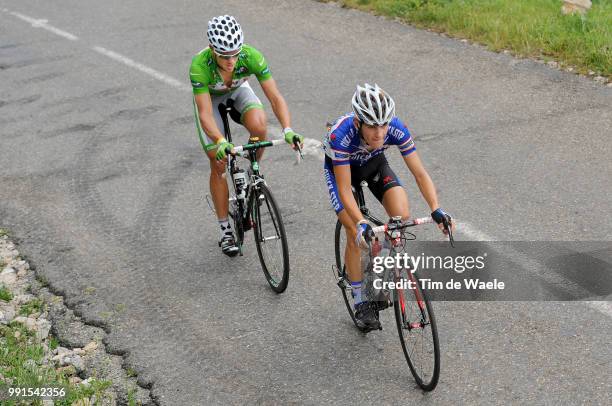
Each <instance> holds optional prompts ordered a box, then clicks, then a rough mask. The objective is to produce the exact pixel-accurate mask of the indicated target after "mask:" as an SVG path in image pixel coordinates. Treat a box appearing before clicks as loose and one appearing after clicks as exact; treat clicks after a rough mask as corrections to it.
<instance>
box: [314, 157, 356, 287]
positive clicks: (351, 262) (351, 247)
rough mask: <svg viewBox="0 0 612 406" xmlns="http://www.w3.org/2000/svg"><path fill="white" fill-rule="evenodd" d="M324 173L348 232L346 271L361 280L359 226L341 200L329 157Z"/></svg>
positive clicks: (335, 205) (343, 224)
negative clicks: (358, 242)
mask: <svg viewBox="0 0 612 406" xmlns="http://www.w3.org/2000/svg"><path fill="white" fill-rule="evenodd" d="M323 173H324V174H325V181H326V183H327V190H328V192H329V201H330V203H331V205H332V207H333V208H334V211H335V212H336V215H337V216H338V220H340V222H341V223H342V226H343V227H344V231H345V233H346V247H345V249H344V264H345V265H346V272H347V273H348V276H349V279H350V280H351V281H361V280H362V278H363V277H362V274H361V257H360V255H359V254H360V253H359V247H358V246H357V244H356V242H355V239H356V237H357V227H356V225H355V224H354V223H353V220H352V219H351V217H350V216H349V214H348V213H347V212H346V210H344V206H343V205H342V202H341V201H340V195H339V194H338V187H337V185H336V177H335V175H334V170H333V167H332V163H331V160H330V159H329V158H326V159H325V163H324V165H323Z"/></svg>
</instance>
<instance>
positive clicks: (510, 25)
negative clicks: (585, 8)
mask: <svg viewBox="0 0 612 406" xmlns="http://www.w3.org/2000/svg"><path fill="white" fill-rule="evenodd" d="M340 2H341V3H342V4H343V5H344V6H347V7H354V8H359V9H362V10H367V11H372V12H375V13H377V14H381V15H386V16H391V17H398V18H400V19H401V20H403V21H406V22H409V23H411V24H414V25H416V26H418V27H422V28H429V29H433V30H436V31H440V32H446V33H448V34H450V35H453V36H456V37H460V38H468V39H470V40H473V41H476V42H479V43H482V44H485V45H487V46H488V48H489V49H491V50H494V51H501V50H506V49H508V50H510V51H512V52H513V53H514V54H515V55H517V56H522V57H523V56H524V57H539V58H543V59H555V60H557V61H559V62H560V63H561V65H562V66H575V67H576V70H577V71H578V72H581V73H587V72H588V71H589V70H592V71H594V72H596V73H598V74H600V75H602V76H606V77H608V78H612V1H609V0H593V6H592V8H591V9H590V10H589V12H588V13H587V14H586V15H585V16H580V15H567V16H565V15H562V14H561V5H562V1H561V0H341V1H340Z"/></svg>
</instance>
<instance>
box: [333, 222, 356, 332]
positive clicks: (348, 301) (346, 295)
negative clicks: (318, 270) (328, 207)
mask: <svg viewBox="0 0 612 406" xmlns="http://www.w3.org/2000/svg"><path fill="white" fill-rule="evenodd" d="M343 235H346V233H345V232H344V230H343V228H342V223H341V222H340V220H338V221H336V230H335V232H334V253H335V255H336V266H337V269H338V277H339V278H342V279H344V282H345V286H342V285H340V284H338V287H339V288H340V290H341V291H342V298H343V299H344V304H345V305H346V310H347V311H348V313H349V316H351V320H353V323H354V324H355V327H357V328H359V326H358V325H357V320H356V319H355V311H354V300H353V294H352V290H351V287H350V283H351V282H350V280H349V279H348V275H347V274H346V270H345V269H344V264H343V263H342V256H343V255H344V248H345V247H344V246H343V244H342V236H343Z"/></svg>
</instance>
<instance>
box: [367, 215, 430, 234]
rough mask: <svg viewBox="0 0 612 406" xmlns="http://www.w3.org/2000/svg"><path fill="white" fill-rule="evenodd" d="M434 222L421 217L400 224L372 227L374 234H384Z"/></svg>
mask: <svg viewBox="0 0 612 406" xmlns="http://www.w3.org/2000/svg"><path fill="white" fill-rule="evenodd" d="M433 222H434V220H433V219H432V218H431V217H421V218H416V219H411V220H408V221H404V222H402V223H399V224H395V223H387V224H383V225H382V226H378V227H372V231H373V232H374V234H384V233H386V232H387V231H394V230H402V229H404V228H407V227H414V226H418V225H421V224H431V223H433Z"/></svg>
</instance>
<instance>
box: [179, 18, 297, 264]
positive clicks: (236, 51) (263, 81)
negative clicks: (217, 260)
mask: <svg viewBox="0 0 612 406" xmlns="http://www.w3.org/2000/svg"><path fill="white" fill-rule="evenodd" d="M207 37H208V42H209V46H208V48H205V49H203V50H202V51H200V52H199V53H198V54H197V55H196V56H195V57H194V58H193V60H192V62H191V68H190V71H189V76H190V79H191V85H192V87H193V103H194V111H195V118H196V126H197V129H198V135H199V137H200V143H201V144H202V147H203V148H204V151H205V152H206V154H207V155H208V158H209V160H210V169H211V170H210V193H211V195H212V200H213V204H214V206H215V211H216V213H217V217H218V220H219V226H220V230H221V237H220V241H219V246H220V247H221V250H222V251H223V253H224V254H226V255H228V256H234V255H236V254H237V253H238V247H237V246H236V243H235V239H234V233H233V230H232V228H231V224H230V222H229V221H228V211H229V203H228V197H229V191H228V186H227V182H226V180H225V176H224V174H225V165H226V162H227V160H226V159H225V158H226V157H225V151H226V149H227V148H228V147H229V148H233V145H232V144H231V143H229V142H228V141H227V140H226V139H225V137H224V135H223V133H222V132H221V131H222V129H223V122H222V120H221V115H220V113H219V104H221V103H224V104H225V103H226V102H227V101H228V100H229V99H231V100H232V101H233V104H234V108H235V109H236V110H237V111H238V112H239V113H240V121H241V122H242V125H243V126H244V127H246V129H247V130H248V132H249V134H250V136H251V137H252V138H255V137H257V138H259V140H260V141H263V140H265V139H266V134H267V128H266V115H265V113H264V110H263V105H262V104H261V101H260V100H259V98H258V97H257V96H256V95H255V93H254V92H253V89H251V87H250V86H249V83H248V81H247V80H248V78H249V77H250V76H251V75H255V77H256V78H257V80H258V81H259V84H260V85H261V88H262V89H263V92H264V94H265V95H266V97H267V98H268V100H269V101H270V104H271V105H272V110H273V111H274V115H275V116H276V118H277V119H278V121H279V122H280V124H281V126H282V128H283V130H282V135H283V137H284V139H285V141H287V143H289V144H293V139H294V137H296V136H297V137H298V139H299V141H300V143H302V142H303V140H304V138H303V137H302V136H301V135H299V134H296V133H295V132H294V131H293V130H292V129H291V117H290V115H289V108H288V107H287V103H286V102H285V99H284V98H283V96H282V95H281V93H280V92H279V90H278V88H277V86H276V82H275V81H274V79H273V78H272V74H271V73H270V68H269V67H268V64H267V62H266V60H265V58H264V57H263V55H262V54H261V52H259V51H258V50H257V49H255V48H253V47H252V46H249V45H247V44H244V41H243V33H242V28H241V27H240V25H239V24H238V22H237V21H236V19H235V18H234V17H232V16H228V15H224V16H219V17H215V18H213V19H212V20H210V21H209V22H208V31H207Z"/></svg>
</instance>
